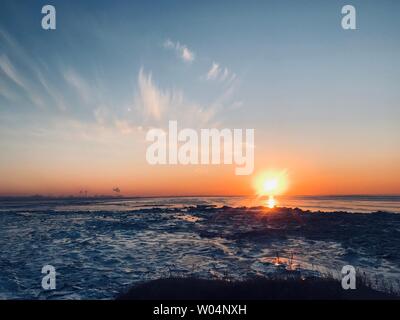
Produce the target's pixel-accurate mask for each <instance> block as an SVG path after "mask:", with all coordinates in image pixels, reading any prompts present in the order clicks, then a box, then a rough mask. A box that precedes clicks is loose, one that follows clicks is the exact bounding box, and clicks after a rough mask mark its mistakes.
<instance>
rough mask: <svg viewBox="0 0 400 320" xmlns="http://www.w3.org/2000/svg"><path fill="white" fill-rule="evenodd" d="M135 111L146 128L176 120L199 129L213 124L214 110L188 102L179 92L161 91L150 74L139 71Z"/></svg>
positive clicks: (210, 107)
mask: <svg viewBox="0 0 400 320" xmlns="http://www.w3.org/2000/svg"><path fill="white" fill-rule="evenodd" d="M135 105H136V109H137V110H139V112H140V114H142V115H143V116H144V123H145V124H146V125H148V126H153V125H160V124H167V122H168V120H178V121H179V122H180V123H181V124H182V125H185V126H189V127H201V126H205V125H210V124H211V122H213V121H214V122H215V119H214V116H215V110H214V108H213V107H212V106H209V107H206V106H202V105H200V104H198V103H195V102H192V101H189V100H188V99H187V98H186V97H185V96H184V94H183V92H182V91H179V90H169V89H167V90H162V89H160V88H159V87H158V86H157V85H156V84H155V83H154V82H153V79H152V74H151V73H147V74H146V73H145V72H144V71H143V69H141V70H140V71H139V75H138V88H137V92H136V98H135Z"/></svg>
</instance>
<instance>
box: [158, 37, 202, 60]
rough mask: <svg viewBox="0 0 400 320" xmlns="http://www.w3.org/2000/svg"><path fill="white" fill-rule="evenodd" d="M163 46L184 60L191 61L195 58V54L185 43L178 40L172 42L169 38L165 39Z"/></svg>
mask: <svg viewBox="0 0 400 320" xmlns="http://www.w3.org/2000/svg"><path fill="white" fill-rule="evenodd" d="M164 48H166V49H172V50H174V51H175V52H176V54H177V55H178V56H179V57H180V58H181V59H182V60H183V61H185V62H193V61H194V60H195V54H194V52H193V51H192V50H190V49H189V48H188V47H187V46H186V45H184V44H181V43H179V41H178V42H173V41H171V40H170V39H167V40H165V42H164Z"/></svg>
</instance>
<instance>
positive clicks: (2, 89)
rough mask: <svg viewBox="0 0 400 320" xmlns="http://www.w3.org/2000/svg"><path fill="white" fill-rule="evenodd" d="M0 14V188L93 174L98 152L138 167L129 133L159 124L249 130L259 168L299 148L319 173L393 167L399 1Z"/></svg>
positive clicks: (35, 5)
mask: <svg viewBox="0 0 400 320" xmlns="http://www.w3.org/2000/svg"><path fill="white" fill-rule="evenodd" d="M45 4H52V5H54V6H55V7H56V10H57V29H56V30H55V31H44V30H42V29H41V17H42V14H41V7H42V6H43V5H45ZM345 4H352V5H354V6H355V7H356V10H357V30H355V31H345V30H343V29H342V28H341V24H340V21H341V17H342V15H341V12H340V11H341V8H342V6H343V5H345ZM0 7H1V10H0V134H1V137H2V138H1V140H0V147H1V148H2V149H3V150H4V151H5V152H4V153H3V154H2V155H1V156H0V173H4V174H5V173H9V172H12V173H14V175H13V176H12V175H11V174H10V175H9V178H8V179H6V182H3V185H2V186H1V188H0V192H7V188H8V187H10V188H11V190H14V191H15V192H25V191H24V190H28V191H31V190H34V189H35V188H34V183H33V182H32V185H30V184H29V183H28V184H27V182H26V181H25V182H22V180H23V177H24V175H26V174H27V173H29V175H31V176H32V179H33V181H36V180H37V179H39V177H41V176H43V175H44V172H48V171H49V170H50V172H53V173H55V172H58V170H61V168H67V169H68V168H69V169H68V170H70V172H71V175H73V174H72V173H73V172H74V170H75V169H76V166H78V164H79V162H80V161H83V160H82V159H85V161H87V162H88V163H96V164H97V165H98V167H99V168H103V167H104V166H106V165H107V162H101V161H104V160H99V159H100V158H101V159H104V155H105V154H110V153H112V154H115V155H116V156H115V157H116V158H119V159H120V162H119V165H122V163H123V164H124V165H128V164H127V163H128V160H127V159H128V158H129V159H132V166H134V165H140V164H141V163H142V162H143V158H144V152H143V148H144V143H143V137H142V136H141V132H142V130H145V129H146V128H148V127H151V126H165V125H166V124H167V121H168V120H172V119H177V120H178V121H180V123H182V125H184V126H190V127H212V126H219V127H231V128H255V129H256V141H258V143H257V142H256V144H257V145H258V159H259V160H258V162H259V163H263V164H264V163H268V164H269V162H271V165H276V166H279V165H282V166H283V167H288V166H291V165H292V166H293V163H291V162H290V161H288V160H287V158H290V156H289V155H290V154H298V153H299V152H300V151H301V150H302V151H303V152H304V153H305V155H304V159H307V157H311V154H310V153H313V156H314V159H315V158H316V159H318V163H317V164H315V162H313V163H312V164H311V163H310V164H309V166H311V165H317V167H321V168H322V169H321V171H323V172H324V171H329V169H330V168H334V169H335V170H336V169H338V168H343V169H344V170H351V169H354V168H355V167H357V165H356V164H355V163H354V158H355V157H359V158H364V159H367V158H368V159H369V160H370V163H368V164H365V167H366V168H368V167H369V168H371V169H372V170H377V169H379V168H382V167H388V166H389V167H390V169H391V170H392V171H393V170H396V169H398V166H396V165H395V164H394V162H395V161H397V160H399V159H400V156H399V151H398V149H399V148H398V147H399V143H400V139H399V137H400V132H399V130H400V129H399V125H398V123H399V120H400V111H399V101H400V99H399V98H400V90H398V84H399V83H400V62H399V59H398V57H399V56H400V44H399V41H398V39H399V31H400V19H398V14H399V12H400V3H399V2H398V1H388V0H387V1H369V0H364V1H350V2H348V1H324V0H321V1H151V2H150V1H140V2H139V1H113V2H112V1H51V2H48V1H21V0H19V1H8V0H3V1H2V2H1V4H0ZM116 141H118V142H117V143H116ZM121 148H122V149H125V148H126V149H128V148H129V149H130V150H132V153H130V154H124V153H122V152H121V151H120V150H121ZM88 150H90V152H89V151H88ZM73 154H75V155H76V154H79V155H81V156H80V157H81V158H80V159H81V160H73V159H69V157H72V156H71V155H73ZM271 154H272V155H271ZM283 154H284V155H285V156H278V155H283ZM338 154H340V155H343V154H344V156H341V157H340V159H336V160H335V157H336V158H337V157H338ZM377 155H379V157H378V156H377ZM27 158H29V159H31V160H30V163H29V164H27V163H26V159H27ZM68 159H69V160H68ZM281 160H282V162H283V163H281V164H279V161H281ZM99 161H100V162H99ZM110 162H111V160H110ZM375 166H376V168H375ZM10 168H11V169H10ZM28 168H29V169H28ZM49 168H50V169H49ZM51 168H53V170H54V171H51ZM24 170H25V171H26V172H25V171H24ZM365 170H367V169H365ZM399 171H400V170H399ZM24 172H25V173H24ZM385 172H386V171H385ZM91 174H92V175H96V174H97V173H96V172H95V171H93V172H92V173H91ZM113 174H114V173H110V177H113V176H114V175H113ZM360 174H361V173H360ZM385 174H386V173H385ZM16 176H18V178H15V177H16ZM397 176H398V175H397ZM397 176H396V177H397ZM110 179H111V178H110ZM143 179H145V177H143ZM17 180H18V181H19V182H18V183H17V182H15V181H17ZM20 180H21V181H20ZM72 180H73V178H71V181H72ZM115 180H118V179H116V178H115ZM373 180H374V179H373V178H371V182H372V181H373ZM3 181H4V180H3ZM91 181H92V180H90V178H89V176H88V182H87V184H91V183H92V182H91ZM71 183H72V182H71ZM382 183H383V182H382ZM55 185H57V183H56V182H55V181H53V178H51V177H49V183H48V188H50V189H51V188H55V187H54V186H55ZM389 185H390V188H389V187H388V190H392V189H393V185H394V184H393V183H389ZM40 190H42V189H40ZM28 191H26V192H28Z"/></svg>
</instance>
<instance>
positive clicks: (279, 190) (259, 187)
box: [253, 170, 288, 196]
mask: <svg viewBox="0 0 400 320" xmlns="http://www.w3.org/2000/svg"><path fill="white" fill-rule="evenodd" d="M253 184H254V189H255V190H256V193H257V195H258V196H277V195H281V194H283V193H285V192H286V190H287V188H288V178H287V172H286V170H280V171H275V170H270V171H266V172H263V173H261V174H259V175H257V177H256V178H255V179H254V183H253Z"/></svg>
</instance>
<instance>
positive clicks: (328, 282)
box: [117, 277, 400, 300]
mask: <svg viewBox="0 0 400 320" xmlns="http://www.w3.org/2000/svg"><path fill="white" fill-rule="evenodd" d="M333 299H335V300H361V299H371V300H372V299H373V300H383V299H396V300H398V299H400V297H399V296H395V295H392V294H388V293H383V292H380V291H376V290H374V289H371V288H369V287H367V286H366V285H364V284H362V283H361V284H359V283H357V289H355V290H344V289H342V287H341V283H340V282H339V281H338V280H334V279H319V278H309V279H305V280H302V279H267V278H263V277H260V278H254V279H250V280H245V281H227V280H206V279H197V278H166V279H158V280H151V281H148V282H143V283H141V284H138V285H136V286H134V287H132V288H131V289H130V290H129V291H127V292H126V293H122V294H120V295H119V296H118V297H117V300H333Z"/></svg>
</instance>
